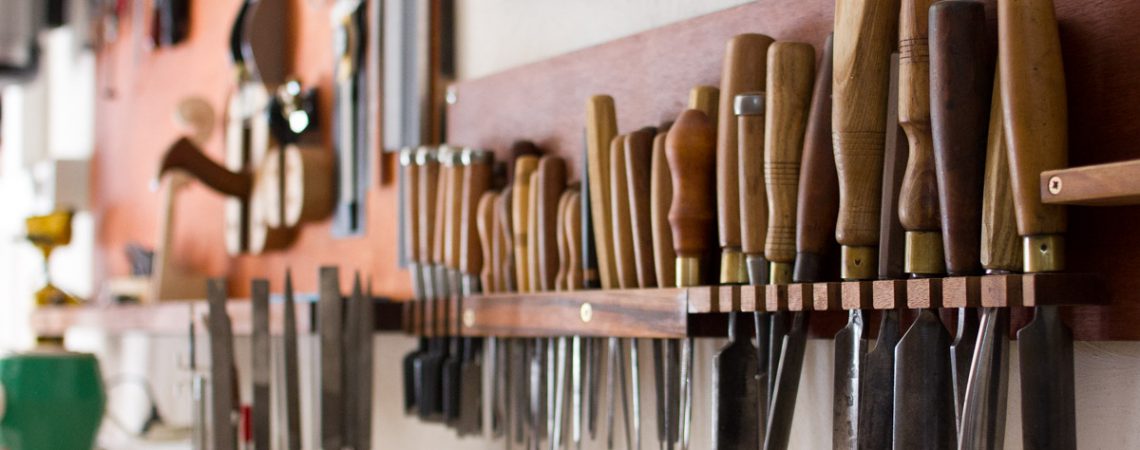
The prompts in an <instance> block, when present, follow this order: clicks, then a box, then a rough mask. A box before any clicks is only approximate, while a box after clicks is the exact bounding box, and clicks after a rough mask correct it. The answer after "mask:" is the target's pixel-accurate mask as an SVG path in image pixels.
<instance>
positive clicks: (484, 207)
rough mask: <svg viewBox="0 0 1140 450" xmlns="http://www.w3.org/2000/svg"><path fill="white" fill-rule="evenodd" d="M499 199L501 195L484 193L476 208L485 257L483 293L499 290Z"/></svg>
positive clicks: (481, 246)
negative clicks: (497, 235)
mask: <svg viewBox="0 0 1140 450" xmlns="http://www.w3.org/2000/svg"><path fill="white" fill-rule="evenodd" d="M498 198H499V194H497V193H495V192H484V193H483V196H482V197H480V198H479V206H478V207H477V208H476V211H475V217H477V218H478V220H477V221H476V224H475V227H476V231H478V232H479V243H480V247H479V248H480V251H481V253H482V255H483V270H481V271H480V272H479V280H480V281H481V282H482V284H483V292H487V293H492V292H497V291H498V290H499V286H498V283H497V282H496V281H497V280H496V275H497V270H496V268H497V267H498V266H499V264H498V263H499V258H498V255H497V254H496V253H497V249H496V245H495V244H496V242H495V241H496V240H497V239H496V237H495V233H497V232H498V223H497V221H496V220H495V200H497V199H498Z"/></svg>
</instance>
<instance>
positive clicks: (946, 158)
mask: <svg viewBox="0 0 1140 450" xmlns="http://www.w3.org/2000/svg"><path fill="white" fill-rule="evenodd" d="M992 74H993V69H992V68H991V66H990V63H989V58H988V52H987V49H986V12H985V6H984V5H982V4H981V3H978V2H974V1H967V0H949V1H941V2H938V3H936V4H934V6H933V7H931V8H930V103H931V105H930V107H931V111H930V113H931V130H932V132H933V137H934V159H935V163H936V166H937V168H938V199H939V203H940V204H941V206H940V208H941V214H942V220H941V222H942V246H943V249H944V255H945V258H946V272H947V273H948V274H950V275H973V274H977V273H979V272H981V269H982V267H981V260H980V258H981V257H980V253H979V252H980V251H981V223H982V214H981V201H982V180H983V176H984V173H985V162H984V161H985V153H984V152H985V148H986V131H987V122H988V116H987V115H988V113H989V109H990V102H989V100H990V93H991V91H992V90H993V80H991V78H990V77H991V75H992Z"/></svg>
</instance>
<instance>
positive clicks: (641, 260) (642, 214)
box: [625, 127, 657, 288]
mask: <svg viewBox="0 0 1140 450" xmlns="http://www.w3.org/2000/svg"><path fill="white" fill-rule="evenodd" d="M656 136H657V129H656V128H653V127H645V128H642V129H640V130H637V131H634V132H633V133H630V134H629V136H627V137H626V140H625V173H626V176H625V180H626V186H627V189H626V191H627V192H628V193H629V215H630V229H631V230H632V232H633V239H632V240H633V257H634V268H635V272H636V273H637V286H638V287H641V288H651V287H657V273H656V271H655V264H654V260H653V227H652V226H651V225H650V222H651V221H652V219H651V218H650V217H651V211H650V205H649V203H650V196H651V195H650V192H651V191H652V182H651V180H650V177H651V173H652V163H653V139H654V137H656Z"/></svg>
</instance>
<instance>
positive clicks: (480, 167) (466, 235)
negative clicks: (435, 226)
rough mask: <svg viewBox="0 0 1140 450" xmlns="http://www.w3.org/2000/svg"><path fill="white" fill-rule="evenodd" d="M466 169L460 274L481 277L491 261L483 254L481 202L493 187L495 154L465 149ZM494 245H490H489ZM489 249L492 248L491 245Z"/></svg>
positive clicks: (463, 193) (461, 218) (464, 164)
mask: <svg viewBox="0 0 1140 450" xmlns="http://www.w3.org/2000/svg"><path fill="white" fill-rule="evenodd" d="M461 158H462V159H463V161H462V165H463V166H464V167H465V168H466V173H465V176H464V178H463V191H462V194H461V195H462V197H461V198H462V205H461V208H462V211H461V214H460V219H459V222H460V236H459V238H460V239H459V240H460V252H459V271H460V272H462V273H463V274H464V275H470V276H480V275H481V274H482V273H483V266H484V265H486V264H487V262H488V261H490V258H484V255H485V254H484V253H483V252H482V248H483V240H482V237H481V236H480V234H479V230H478V218H479V217H481V216H480V215H479V210H478V208H479V201H480V200H481V199H482V198H483V194H484V193H486V192H487V189H490V187H491V168H492V164H491V162H492V161H491V158H492V156H491V153H490V152H486V151H483V150H472V149H464V150H463V153H462V155H461ZM487 243H488V244H490V241H488V242H487ZM488 246H489V245H488Z"/></svg>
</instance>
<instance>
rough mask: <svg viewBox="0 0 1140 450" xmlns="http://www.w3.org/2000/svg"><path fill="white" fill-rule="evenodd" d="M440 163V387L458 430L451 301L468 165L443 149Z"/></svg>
mask: <svg viewBox="0 0 1140 450" xmlns="http://www.w3.org/2000/svg"><path fill="white" fill-rule="evenodd" d="M441 151H442V155H441V160H440V163H441V164H442V165H443V167H444V170H445V171H449V172H450V174H451V175H450V181H449V182H448V183H447V184H446V186H447V190H446V191H444V193H443V196H444V197H443V198H444V210H443V211H444V215H443V223H444V234H443V240H442V242H443V261H444V262H443V265H441V266H440V270H441V271H442V274H441V276H440V277H439V278H440V279H442V280H444V284H445V285H446V287H445V288H444V290H445V292H447V295H445V296H442V297H440V299H439V305H440V308H439V314H438V316H437V317H438V320H439V331H440V335H441V336H443V337H442V338H441V341H442V343H441V347H442V349H443V351H442V354H443V358H442V362H441V366H440V384H441V387H442V390H441V392H442V398H443V420H444V423H445V424H447V425H448V426H449V427H452V428H455V427H456V426H457V423H458V421H459V395H460V387H461V384H462V382H461V381H460V379H459V376H460V370H459V369H460V359H461V356H462V355H460V353H461V352H460V348H459V347H460V342H459V338H458V337H457V336H455V335H454V333H453V331H454V330H453V328H454V327H453V325H454V324H452V323H451V321H450V320H449V319H450V318H451V317H452V314H451V300H452V299H453V298H455V297H458V296H459V295H460V289H459V284H460V283H459V281H460V278H461V275H460V272H459V254H460V252H461V244H462V243H461V242H460V238H461V232H462V230H463V228H464V225H463V224H462V223H461V220H462V219H463V217H462V214H463V186H464V185H465V183H466V179H467V172H468V168H469V167H468V165H467V164H465V163H466V162H469V161H464V160H463V150H462V149H461V148H457V147H449V146H443V147H441Z"/></svg>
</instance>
